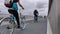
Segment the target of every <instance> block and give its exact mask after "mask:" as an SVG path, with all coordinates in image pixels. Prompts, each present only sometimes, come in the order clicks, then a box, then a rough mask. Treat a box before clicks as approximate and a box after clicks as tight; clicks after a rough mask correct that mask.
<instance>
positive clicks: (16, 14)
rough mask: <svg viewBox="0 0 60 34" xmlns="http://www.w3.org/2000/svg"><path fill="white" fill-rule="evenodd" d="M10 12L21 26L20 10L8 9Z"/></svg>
mask: <svg viewBox="0 0 60 34" xmlns="http://www.w3.org/2000/svg"><path fill="white" fill-rule="evenodd" d="M8 12H9V13H11V14H13V15H14V17H15V18H16V21H17V24H18V28H20V23H19V16H18V12H17V11H15V10H8Z"/></svg>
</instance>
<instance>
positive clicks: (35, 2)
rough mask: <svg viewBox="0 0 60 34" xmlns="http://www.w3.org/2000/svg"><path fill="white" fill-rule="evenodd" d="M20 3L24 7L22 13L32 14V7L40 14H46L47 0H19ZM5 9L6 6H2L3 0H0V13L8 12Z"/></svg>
mask: <svg viewBox="0 0 60 34" xmlns="http://www.w3.org/2000/svg"><path fill="white" fill-rule="evenodd" d="M21 4H22V5H23V6H24V8H25V10H24V11H23V12H22V13H23V14H24V15H33V11H34V9H37V10H38V11H39V13H40V15H42V14H44V15H47V12H48V0H21ZM7 9H8V8H6V7H5V6H4V0H0V11H1V12H0V14H2V13H3V14H8V11H7ZM19 9H20V7H19Z"/></svg>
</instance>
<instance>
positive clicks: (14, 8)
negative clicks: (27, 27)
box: [6, 0, 24, 28]
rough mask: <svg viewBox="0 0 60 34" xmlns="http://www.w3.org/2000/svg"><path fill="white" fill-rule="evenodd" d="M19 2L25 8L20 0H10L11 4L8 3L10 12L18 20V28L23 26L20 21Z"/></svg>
mask: <svg viewBox="0 0 60 34" xmlns="http://www.w3.org/2000/svg"><path fill="white" fill-rule="evenodd" d="M7 1H8V0H7ZM6 3H7V2H6ZM17 3H18V4H19V6H20V7H21V8H22V9H23V10H24V7H23V6H22V5H21V3H20V0H10V5H11V6H10V5H9V4H7V6H8V7H9V9H8V12H9V13H10V14H12V15H13V16H14V17H15V18H16V21H17V24H18V27H17V28H21V26H20V22H19V15H18V5H17ZM11 8H12V9H11Z"/></svg>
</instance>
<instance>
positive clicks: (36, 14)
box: [33, 9, 39, 22]
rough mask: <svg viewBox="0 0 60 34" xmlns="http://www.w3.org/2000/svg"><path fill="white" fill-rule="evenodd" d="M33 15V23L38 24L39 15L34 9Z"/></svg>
mask: <svg viewBox="0 0 60 34" xmlns="http://www.w3.org/2000/svg"><path fill="white" fill-rule="evenodd" d="M33 14H34V22H38V15H39V13H38V11H37V10H36V9H35V10H34V12H33Z"/></svg>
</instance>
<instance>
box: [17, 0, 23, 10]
mask: <svg viewBox="0 0 60 34" xmlns="http://www.w3.org/2000/svg"><path fill="white" fill-rule="evenodd" d="M18 4H19V6H20V7H21V8H22V9H24V7H23V6H22V5H21V4H20V1H19V0H18Z"/></svg>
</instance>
